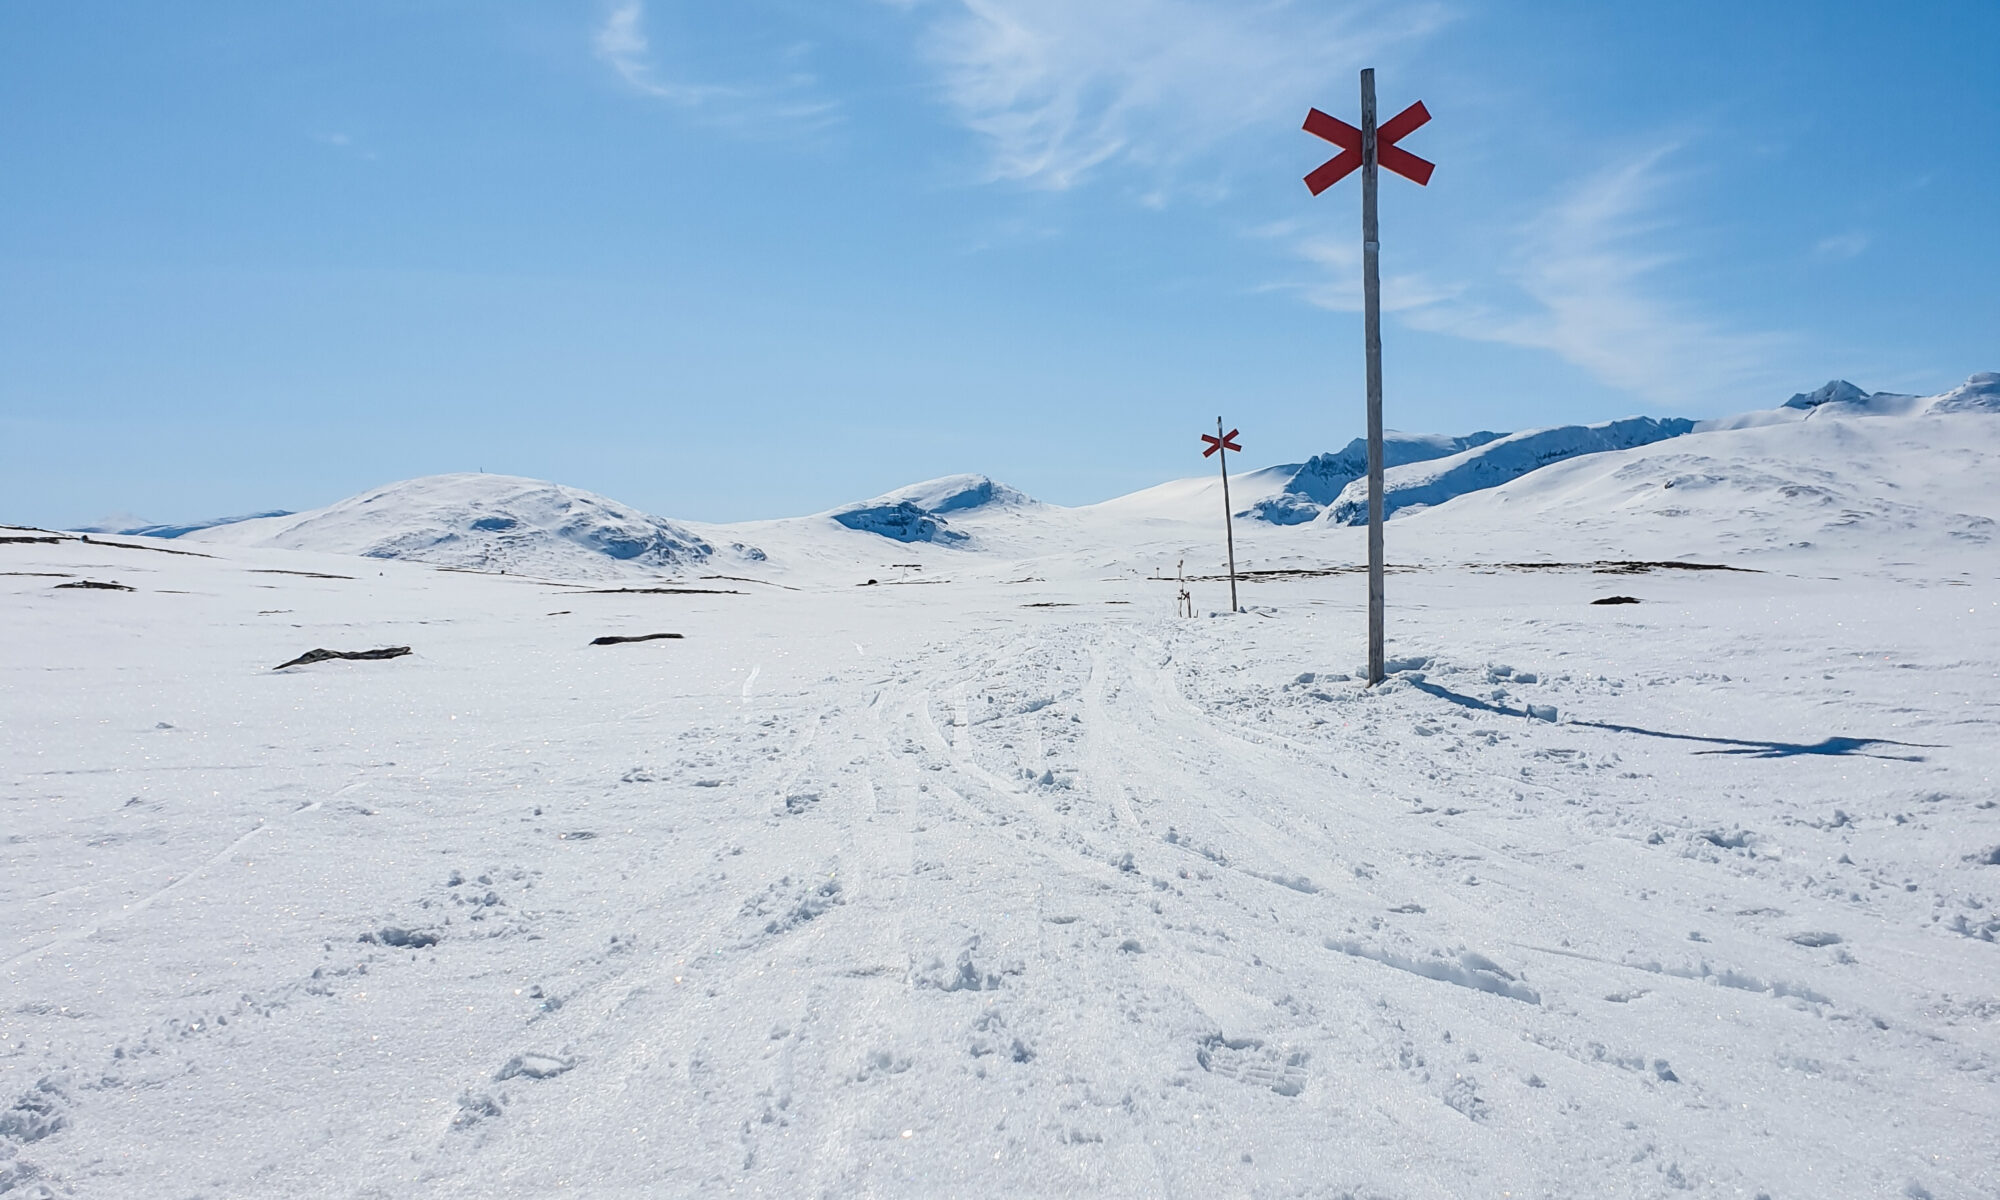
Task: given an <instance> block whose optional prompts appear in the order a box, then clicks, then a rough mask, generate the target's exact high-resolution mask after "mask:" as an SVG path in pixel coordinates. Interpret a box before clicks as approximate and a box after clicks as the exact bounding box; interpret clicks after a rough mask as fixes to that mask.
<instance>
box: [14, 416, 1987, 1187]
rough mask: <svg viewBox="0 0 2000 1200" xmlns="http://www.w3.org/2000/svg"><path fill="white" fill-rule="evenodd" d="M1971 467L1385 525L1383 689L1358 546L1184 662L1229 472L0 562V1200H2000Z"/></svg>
mask: <svg viewBox="0 0 2000 1200" xmlns="http://www.w3.org/2000/svg"><path fill="white" fill-rule="evenodd" d="M1996 468H2000V417H1995V416H1993V415H1990V414H1982V413H1977V412H1973V413H1959V414H1956V415H1924V416H1893V417H1866V416H1861V417H1856V418H1853V419H1847V418H1843V417H1842V416H1840V415H1838V414H1827V413H1820V414H1816V415H1814V416H1813V417H1812V419H1811V420H1795V421H1790V422H1785V423H1774V424H1763V425H1759V426H1756V427H1749V428H1734V429H1713V430H1709V431H1706V432H1697V433H1692V434H1688V435H1685V436H1682V437H1677V438H1673V439H1670V440H1668V441H1664V442H1659V443H1655V444H1652V445H1648V446H1642V447H1638V448H1636V449H1631V450H1623V451H1617V452H1613V453H1607V454H1596V455H1589V456H1586V457H1581V458H1576V459H1572V460H1570V461H1567V462H1564V463H1560V464H1557V465H1554V466H1550V467H1547V468H1544V469H1542V470H1539V471H1536V472H1533V473H1531V474H1529V475H1526V476H1524V477H1522V478H1520V479H1516V480H1514V481H1512V482H1510V483H1506V484H1504V485H1502V486H1500V487H1496V488H1492V489H1490V490H1485V491H1480V492H1477V493H1474V494H1471V495H1466V496H1462V497H1459V498H1457V499H1454V500H1451V501H1449V502H1447V503H1442V504H1438V505H1436V506H1433V507H1430V508H1425V509H1422V510H1417V511H1412V512H1410V513H1408V514H1407V515H1405V516H1401V517H1399V518H1398V519H1396V520H1395V521H1393V522H1392V523H1391V525H1390V527H1389V546H1390V561H1391V563H1392V564H1394V570H1393V572H1392V574H1391V575H1390V578H1389V586H1390V601H1391V609H1390V629H1391V644H1390V652H1391V656H1392V658H1394V659H1396V660H1398V661H1397V663H1396V664H1395V665H1396V666H1397V667H1398V672H1397V674H1396V675H1395V676H1394V677H1393V678H1392V679H1391V681H1390V682H1389V683H1387V684H1386V685H1384V686H1383V687H1380V688H1378V689H1375V690H1373V691H1368V690H1365V689H1363V688H1362V687H1361V686H1360V684H1359V683H1358V682H1357V681H1356V680H1354V679H1353V678H1351V677H1350V673H1351V672H1352V671H1353V670H1354V668H1355V667H1356V665H1357V664H1358V663H1360V662H1361V661H1362V659H1363V657H1364V649H1363V640H1362V632H1363V631H1362V624H1363V623H1362V618H1361V614H1362V608H1363V599H1364V588H1363V583H1362V577H1361V576H1360V575H1359V574H1357V573H1356V572H1355V567H1356V564H1357V563H1358V562H1359V561H1360V558H1361V554H1362V548H1363V544H1364V543H1363V538H1364V536H1365V534H1364V531H1362V530H1359V529H1353V528H1348V527H1344V526H1338V525H1333V524H1330V523H1327V522H1318V523H1314V524H1308V525H1296V526H1290V527H1283V526H1274V525H1271V524H1268V523H1266V522H1256V521H1251V522H1243V523H1241V524H1239V525H1238V538H1239V542H1238V555H1239V561H1241V562H1243V563H1244V564H1245V566H1246V567H1247V569H1248V570H1249V571H1250V572H1251V574H1249V575H1248V577H1247V578H1246V581H1245V582H1244V584H1243V585H1242V591H1243V602H1244V604H1245V606H1246V608H1247V609H1248V611H1246V612H1244V613H1239V614H1234V615H1228V614H1224V615H1204V616H1203V617H1201V618H1199V619H1194V620H1187V619H1179V618H1176V616H1175V615H1174V612H1175V598H1176V593H1177V592H1178V590H1179V585H1177V584H1176V583H1174V582H1173V578H1174V576H1175V574H1176V567H1177V564H1179V563H1181V562H1183V561H1184V562H1185V563H1186V570H1187V573H1188V574H1189V575H1190V576H1198V577H1200V578H1197V579H1196V581H1195V582H1193V583H1191V584H1189V585H1188V586H1189V588H1190V590H1191V591H1192V592H1193V593H1194V597H1195V600H1196V602H1197V605H1198V606H1199V608H1200V610H1201V611H1202V612H1203V613H1204V614H1213V613H1215V611H1216V610H1218V609H1221V608H1224V607H1226V596H1227V592H1226V584H1224V583H1222V582H1220V581H1219V580H1217V579H1215V578H1214V575H1215V573H1216V571H1217V565H1218V563H1219V559H1220V552H1219V545H1218V543H1219V532H1220V531H1219V528H1218V525H1219V519H1220V515H1221V500H1220V496H1219V495H1218V494H1216V491H1215V484H1214V483H1213V481H1206V482H1204V481H1198V480H1190V481H1184V482H1182V483H1177V484H1169V485H1163V486H1162V487H1161V488H1156V489H1150V490H1149V491H1148V492H1146V493H1140V494H1139V495H1137V496H1134V497H1127V498H1123V499H1121V500H1118V501H1111V502H1107V503H1105V504H1102V505H1095V506H1090V507H1086V508H1078V509H1063V508H1057V507H1054V506H1049V505H1040V504H1034V503H1031V502H1027V501H1025V500H1024V499H1021V498H1019V497H1018V496H1017V495H1016V494H1012V493H1006V494H1004V495H1003V496H1002V499H1003V500H1005V502H1004V503H983V504H982V503H970V502H968V503H963V504H959V505H958V506H957V507H953V508H952V509H951V510H950V511H948V512H945V513H944V517H943V519H944V520H945V521H946V522H947V523H948V525H949V527H950V528H951V529H952V530H954V531H956V532H960V533H963V534H964V535H965V538H964V540H963V541H959V542H944V543H940V542H936V541H930V542H918V543H911V544H904V543H901V542H895V541H891V540H888V539H886V538H884V537H882V536H880V535H878V534H876V533H873V532H869V531H867V530H865V529H852V528H846V527H844V526H842V525H840V524H839V523H838V522H837V521H836V520H834V519H833V518H832V517H831V516H830V515H822V516H820V517H813V518H798V519H795V520H792V521H774V522H761V523H758V524H756V525H755V526H744V527H694V526H689V527H688V528H687V529H686V530H685V531H684V532H685V533H686V537H685V538H683V539H682V540H683V541H686V542H689V543H690V544H692V543H695V542H699V543H701V544H704V545H707V546H710V547H712V548H714V550H713V552H712V553H711V554H710V555H708V556H705V557H704V556H690V557H687V558H684V559H681V560H678V561H676V562H672V563H665V562H663V563H661V564H658V565H656V566H653V567H652V569H651V571H650V573H649V574H641V573H639V568H638V567H637V566H632V565H630V564H628V566H627V567H626V568H623V569H622V570H623V572H624V573H622V574H617V575H615V576H612V577H606V578H603V579H585V580H581V581H579V579H577V578H576V577H574V576H572V577H570V578H566V579H548V578H539V577H535V576H531V575H530V576H524V575H520V574H516V573H514V571H513V569H510V571H509V573H508V574H506V575H499V574H494V573H488V572H473V571H467V570H463V569H443V568H440V567H438V566H435V565H426V564H421V563H415V562H408V561H396V560H378V559H369V558H359V557H350V556H346V555H336V554H327V553H316V552H306V551H297V550H282V549H272V548H266V547H258V546H243V545H230V544H225V543H226V541H227V538H226V536H225V532H224V531H216V533H215V534H214V535H213V537H212V540H207V541H203V540H193V539H178V540H174V541H161V540H156V539H142V538H118V537H110V538H105V537H99V536H93V537H92V538H91V539H90V540H89V541H84V540H81V539H79V538H77V537H74V536H70V535H55V534H46V533H38V532H33V531H20V530H0V572H4V574H0V605H4V620H0V730H4V738H0V918H3V919H4V934H0V1192H5V1193H8V1194H9V1197H10V1200H11V1197H12V1196H13V1195H16V1194H18V1195H22V1196H41V1195H55V1196H69V1195H74V1196H80V1197H88V1196H175V1197H181V1196H213V1197H226V1196H297V1195H312V1196H354V1197H360V1196H405V1195H438V1196H468V1197H470V1196H543V1195H550V1194H575V1195H582V1196H613V1197H616V1196H631V1197H639V1196H648V1197H650V1196H661V1195H673V1196H679V1195H713V1194H722V1193H734V1194H741V1195H769V1196H787V1197H789V1196H815V1197H818V1196H855V1195H882V1196H912V1197H928V1196H944V1195H963V1196H1059V1195H1107V1196H1200V1197H1207V1196H1313V1197H1342V1196H1354V1197H1461V1196H1496V1197H1501V1196H1516V1197H1531V1196H1532V1197H1562V1198H1570V1197H1584V1196H1591V1197H1595V1196H1646V1197H1651V1196H1665V1195H1675V1194H1688V1195H1693V1196H1712V1197H1745V1198H1748V1197H1755V1196H1758V1195H1765V1196H1769V1197H1772V1198H1774V1200H1785V1198H1791V1197H1800V1198H1804V1197H1861V1196H1881V1197H1904V1198H1910V1197H1926V1196H1929V1197H1935V1198H1938V1200H1944V1198H1948V1197H1990V1196H1993V1195H1996V1194H2000V1141H1997V1140H1996V1139H1995V1138H1994V1136H1993V1131H1994V1130H1995V1129H1996V1128H2000V944H1996V942H1995V940H1994V939H1995V938H1996V937H2000V779H1997V778H1996V775H2000V772H1996V768H1997V767H2000V737H1996V733H2000V555H1996V544H1995V542H1996V528H1995V525H1994V520H1995V518H2000V493H1996V491H1995V489H1994V488H1993V487H1992V484H1991V481H1992V479H1993V478H1994V477H1995V475H1994V473H1995V470H1996ZM1266 482H1268V483H1269V484H1270V485H1271V486H1270V489H1269V490H1270V491H1272V492H1275V491H1276V490H1277V488H1278V487H1279V486H1281V483H1282V481H1281V480H1276V479H1273V480H1269V481H1266ZM965 490H966V489H965V488H964V487H960V486H958V485H956V484H955V485H954V487H953V488H947V489H944V490H943V491H940V490H938V489H934V488H933V489H925V488H916V489H907V490H906V492H907V494H892V498H893V497H894V496H897V495H900V498H897V499H894V503H904V502H909V503H911V504H912V505H913V506H916V507H918V508H922V507H923V506H924V505H925V504H941V503H947V502H950V498H951V497H952V496H959V495H963V494H964V493H965ZM975 490H976V489H975ZM947 492H948V493H949V495H946V493H947ZM995 494H996V495H997V494H1000V493H997V492H996V493H995ZM940 496H944V499H943V500H940V499H939V497H940ZM461 498H462V497H461ZM1251 498H1254V492H1253V495H1252V497H1251ZM474 499H478V497H477V496H474ZM885 499H891V498H885ZM1236 499H1237V501H1238V502H1239V504H1241V503H1245V502H1247V500H1246V497H1245V496H1244V495H1243V494H1242V493H1241V492H1239V493H1238V494H1237V495H1236ZM461 507H462V508H463V509H464V512H463V513H461V515H465V516H469V517H470V518H471V519H483V518H479V517H476V516H471V514H472V511H473V508H475V507H476V505H473V504H470V503H467V504H465V505H461ZM306 515H308V516H310V515H311V514H306ZM292 519H293V518H281V519H280V520H292ZM621 519H623V518H622V517H621ZM642 523H643V522H642ZM551 527H552V528H560V522H558V521H555V520H554V519H553V518H551ZM229 528H230V529H236V530H241V529H243V528H245V526H231V527H229ZM676 529H678V527H676ZM206 536H209V535H196V538H200V537H206ZM22 539H24V540H22ZM44 539H52V540H44ZM732 542H737V543H741V544H742V545H744V546H746V547H758V548H760V549H762V550H763V551H765V552H767V557H766V558H765V559H763V560H754V559H750V558H749V557H748V556H746V555H743V554H740V553H739V554H737V555H735V556H734V557H733V558H732V559H731V560H730V561H728V562H726V563H725V562H723V561H721V560H722V556H723V551H722V547H725V546H728V545H729V544H730V543H732ZM1670 561H1671V562H1678V563H1681V564H1682V565H1680V566H1652V567H1646V566H1642V565H1634V564H1643V563H1656V562H1670ZM1619 564H1627V565H1619ZM1689 564H1706V565H1712V566H1725V567H1730V568H1735V569H1731V570H1700V569H1693V567H1692V566H1691V565H1689ZM1162 577H1163V578H1162ZM85 580H88V581H93V582H100V583H111V582H117V583H119V584H122V585H124V586H125V587H128V588H131V589H133V590H130V591H123V590H112V589H105V588H81V587H64V586H59V585H65V584H73V583H77V582H80V581H85ZM868 580H875V581H876V582H875V584H874V585H872V586H871V585H869V584H868V583H867V581H868ZM644 588H653V589H656V590H651V591H647V590H633V589H644ZM1613 596H1624V597H1629V598H1631V599H1633V600H1636V601H1637V603H1629V604H1613V605H1599V604H1593V603H1592V601H1596V600H1602V599H1607V598H1610V597H1613ZM652 633H678V634H682V635H684V636H683V637H682V638H679V639H659V640H653V641H645V642H634V643H621V644H610V645H593V644H591V643H592V641H593V639H595V638H599V637H603V636H636V635H645V634H652ZM389 646H408V647H410V648H411V653H410V654H408V655H406V656H402V657H397V658H391V659H386V660H374V661H341V660H334V661H325V662H318V663H313V664H309V665H304V666H298V667H291V668H287V669H285V670H276V671H274V670H272V669H271V668H272V667H274V666H276V665H277V664H279V663H283V662H286V661H287V660H290V659H292V658H294V657H297V656H298V655H300V654H301V653H302V652H304V651H306V650H309V649H313V648H317V647H325V648H329V649H334V650H350V651H352V650H366V649H375V648H382V647H389Z"/></svg>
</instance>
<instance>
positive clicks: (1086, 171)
mask: <svg viewBox="0 0 2000 1200" xmlns="http://www.w3.org/2000/svg"><path fill="white" fill-rule="evenodd" d="M926 11H931V12H933V14H934V15H932V16H931V18H930V23H929V24H928V26H927V27H926V30H925V33H924V36H923V39H922V47H923V54H924V57H925V59H926V60H927V61H928V63H929V64H930V66H931V68H932V69H933V70H934V71H935V72H936V74H937V78H938V81H939V86H940V88H941V91H942V95H943V98H944V100H945V102H946V103H947V104H948V106H949V107H950V109H951V110H952V112H953V113H954V114H955V115H956V116H957V118H958V120H959V121H960V122H961V123H962V124H963V125H964V126H965V127H966V128H968V129H969V130H971V131H972V132H973V133H975V134H976V135H978V137H979V138H980V139H981V141H982V142H983V143H984V148H985V151H986V156H985V158H986V161H985V167H984V171H985V175H986V177H987V178H988V179H989V180H995V181H999V180H1007V181H1014V182H1019V183H1022V184H1026V185H1029V186H1033V187H1038V188H1046V189H1050V190H1057V191H1060V190H1064V189H1068V188H1072V187H1075V186H1077V185H1078V184H1080V183H1082V182H1083V181H1084V180H1085V179H1087V178H1088V177H1090V176H1091V175H1093V174H1094V173H1097V172H1098V171H1100V169H1104V168H1107V167H1110V166H1112V165H1114V164H1117V165H1124V166H1127V167H1132V168H1139V169H1145V170H1149V171H1152V172H1154V173H1155V174H1161V173H1169V172H1170V171H1171V169H1172V168H1173V167H1174V166H1176V165H1177V164H1179V163H1182V162H1185V161H1187V160H1188V159H1190V158H1192V157H1194V156H1197V155H1199V154H1201V153H1203V152H1205V151H1207V150H1210V149H1211V148H1213V147H1214V146H1215V145H1216V144H1217V143H1219V142H1221V141H1222V140H1223V139H1224V138H1226V137H1227V136H1229V135H1230V134H1233V133H1236V132H1238V131H1240V130H1243V129H1245V128H1248V127H1251V126H1254V125H1256V124H1258V123H1260V122H1263V121H1266V120H1267V119H1271V118H1273V117H1274V116H1276V115H1278V114H1283V115H1286V116H1289V115H1291V112H1292V109H1293V108H1295V107H1296V106H1297V99H1298V97H1299V96H1300V95H1303V94H1306V93H1309V92H1311V91H1312V90H1314V88H1315V87H1317V86H1319V85H1321V84H1323V83H1324V82H1325V80H1326V79H1328V78H1329V77H1332V76H1338V75H1340V74H1342V73H1344V72H1346V71H1348V70H1349V69H1350V68H1354V67H1358V66H1359V65H1361V64H1362V63H1363V62H1365V61H1367V60H1369V59H1372V58H1374V57H1377V56H1379V55H1380V54H1382V53H1383V52H1385V51H1387V50H1389V49H1390V48H1392V47H1395V46H1398V45H1402V44H1405V43H1409V42H1413V41H1415V40H1417V39H1419V38H1421V37H1422V36H1424V35H1425V34H1427V33H1429V32H1430V31H1431V30H1433V29H1435V28H1436V27H1438V26H1439V25H1440V24H1442V23H1443V21H1444V20H1445V19H1446V18H1445V15H1444V9H1442V8H1441V7H1439V6H1438V5H1435V4H1426V3H1414V4H1407V5H1400V6H1396V7H1394V8H1389V7H1385V6H1382V5H1376V4H1361V3H1349V4H1332V5H1326V4H1314V5H1306V4H1302V3H1289V2H1280V3H1202V2H1198V0H1089V2H1088V3H1081V2H1078V0H956V2H955V3H953V4H950V5H948V6H945V7H944V9H943V11H942V12H937V11H936V10H926ZM1149 195H1153V196H1155V197H1156V198H1157V196H1158V191H1157V188H1156V189H1155V190H1154V191H1153V192H1150V193H1149Z"/></svg>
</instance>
